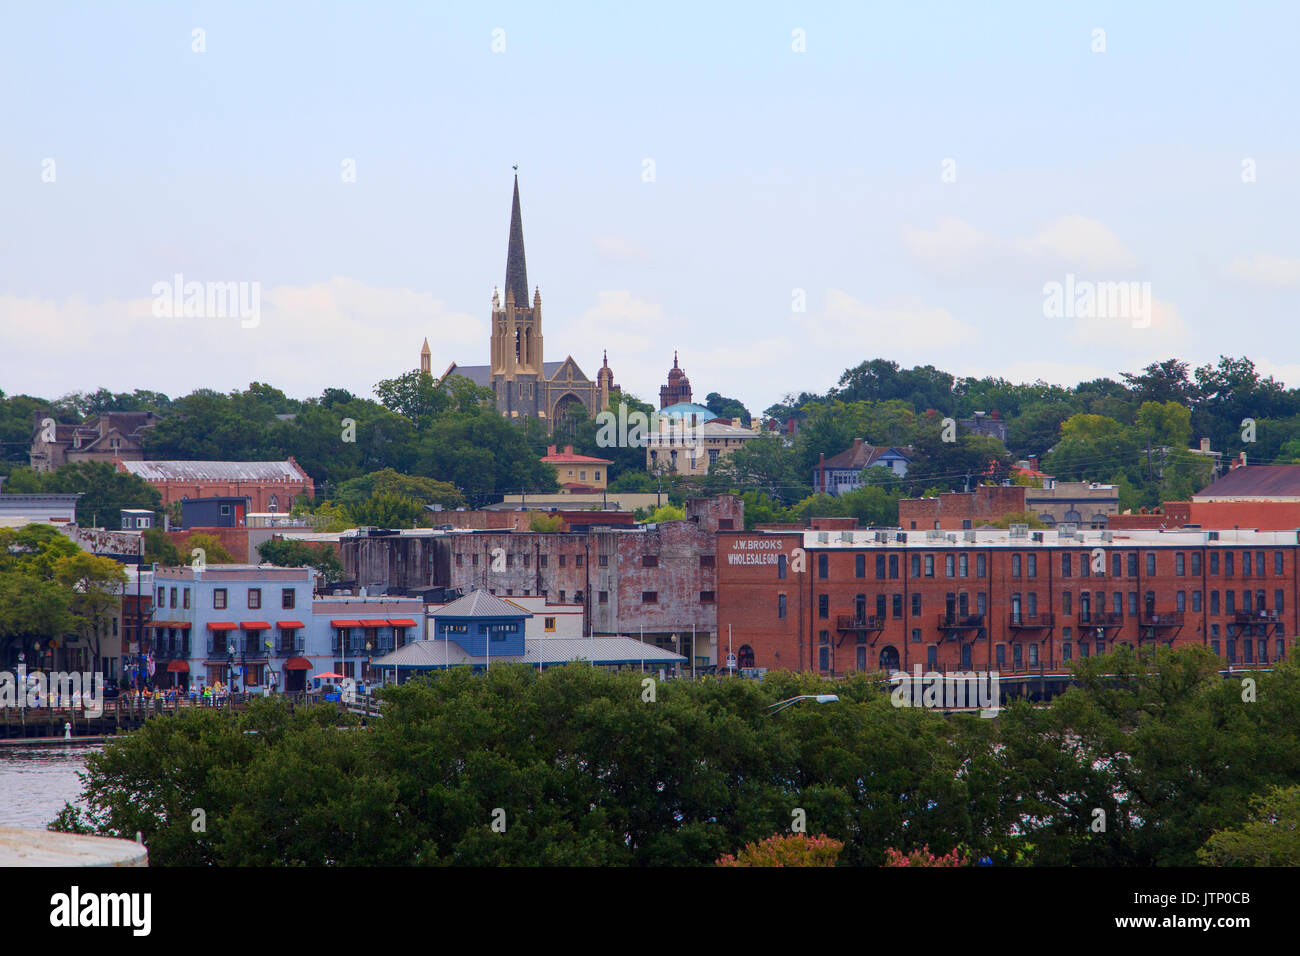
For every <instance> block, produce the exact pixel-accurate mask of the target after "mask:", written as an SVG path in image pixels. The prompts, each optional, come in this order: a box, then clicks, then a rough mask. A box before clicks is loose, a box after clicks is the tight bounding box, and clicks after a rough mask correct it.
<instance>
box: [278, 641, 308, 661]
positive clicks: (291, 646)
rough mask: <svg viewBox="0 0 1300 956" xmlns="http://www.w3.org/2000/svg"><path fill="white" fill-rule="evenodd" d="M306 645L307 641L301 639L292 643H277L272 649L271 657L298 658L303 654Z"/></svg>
mask: <svg viewBox="0 0 1300 956" xmlns="http://www.w3.org/2000/svg"><path fill="white" fill-rule="evenodd" d="M305 644H306V642H305V640H304V639H303V638H301V637H299V638H297V639H295V640H291V641H286V640H279V641H276V642H275V646H274V647H272V648H271V656H273V657H296V656H298V655H300V654H301V653H302V652H303V648H304V646H305Z"/></svg>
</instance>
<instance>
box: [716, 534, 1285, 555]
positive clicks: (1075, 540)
mask: <svg viewBox="0 0 1300 956" xmlns="http://www.w3.org/2000/svg"><path fill="white" fill-rule="evenodd" d="M1211 535H1214V536H1215V537H1213V538H1212V537H1211ZM756 537H757V536H756ZM803 539H804V541H803V545H804V547H805V548H814V549H825V548H882V549H909V548H910V549H922V550H925V549H930V550H933V549H937V548H972V547H980V548H1016V549H1030V548H1096V547H1104V548H1125V547H1129V548H1132V547H1141V548H1151V547H1164V548H1200V547H1206V546H1220V547H1222V546H1230V545H1240V546H1242V547H1247V546H1249V547H1270V546H1276V547H1282V546H1285V545H1295V544H1298V543H1300V531H1294V530H1293V531H1256V530H1253V529H1252V530H1238V529H1232V530H1217V531H1216V530H1213V529H1208V528H1165V529H1160V530H1146V529H1142V530H1122V531H1121V530H1115V531H1094V530H1092V529H1084V528H1080V529H1078V530H1075V531H1074V532H1072V533H1067V532H1066V531H1063V530H1061V529H1059V528H1047V529H1038V530H1035V529H1026V530H1024V531H1023V532H1021V533H1019V534H1013V532H1012V531H1011V530H1010V529H1005V528H975V529H973V530H966V531H937V530H925V531H921V530H917V531H900V530H898V529H897V528H890V529H872V530H868V531H805V532H803ZM741 544H742V547H741V548H737V549H735V550H736V553H737V554H738V555H739V554H740V552H741V551H743V550H745V549H744V547H743V542H741ZM726 550H729V549H722V548H719V553H720V554H721V553H725V551H726Z"/></svg>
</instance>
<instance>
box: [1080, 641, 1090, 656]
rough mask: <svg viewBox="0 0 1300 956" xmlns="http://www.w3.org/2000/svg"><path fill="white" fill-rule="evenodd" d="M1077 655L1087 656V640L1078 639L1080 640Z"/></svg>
mask: <svg viewBox="0 0 1300 956" xmlns="http://www.w3.org/2000/svg"><path fill="white" fill-rule="evenodd" d="M1079 656H1080V657H1087V656H1088V642H1087V641H1080V642H1079Z"/></svg>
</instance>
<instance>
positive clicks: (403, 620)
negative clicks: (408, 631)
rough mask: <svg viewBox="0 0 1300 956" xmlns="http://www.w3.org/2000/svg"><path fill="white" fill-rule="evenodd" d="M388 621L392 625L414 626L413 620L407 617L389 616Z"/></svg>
mask: <svg viewBox="0 0 1300 956" xmlns="http://www.w3.org/2000/svg"><path fill="white" fill-rule="evenodd" d="M388 623H389V624H391V625H393V627H415V622H414V621H412V620H411V619H410V618H409V617H390V618H389V619H388Z"/></svg>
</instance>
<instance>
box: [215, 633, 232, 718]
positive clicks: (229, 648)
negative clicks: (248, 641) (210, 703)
mask: <svg viewBox="0 0 1300 956" xmlns="http://www.w3.org/2000/svg"><path fill="white" fill-rule="evenodd" d="M226 652H227V653H228V654H229V655H230V673H229V674H228V675H227V680H226V700H227V701H229V702H230V704H231V705H232V706H233V704H234V701H233V700H231V696H230V685H231V684H233V683H234V682H235V642H234V641H233V640H231V641H229V642H228V643H227V644H226ZM218 703H220V702H218Z"/></svg>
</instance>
